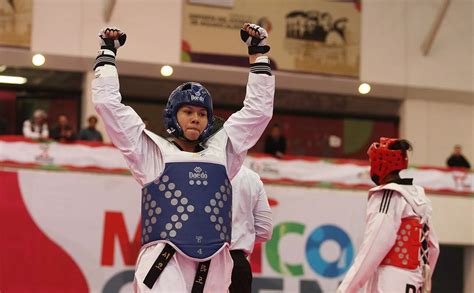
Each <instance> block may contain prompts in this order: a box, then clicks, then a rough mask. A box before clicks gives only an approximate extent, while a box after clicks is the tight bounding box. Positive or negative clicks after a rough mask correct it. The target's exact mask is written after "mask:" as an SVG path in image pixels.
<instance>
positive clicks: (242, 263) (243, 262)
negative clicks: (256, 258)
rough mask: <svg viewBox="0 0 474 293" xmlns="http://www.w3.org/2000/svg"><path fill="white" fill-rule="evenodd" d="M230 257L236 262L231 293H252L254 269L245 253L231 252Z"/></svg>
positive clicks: (230, 288) (239, 251)
mask: <svg viewBox="0 0 474 293" xmlns="http://www.w3.org/2000/svg"><path fill="white" fill-rule="evenodd" d="M230 255H231V256H232V260H233V261H234V268H233V269H232V283H231V284H230V287H229V291H230V293H251V292H252V269H251V268H250V263H249V261H248V260H247V258H246V257H245V253H244V252H243V251H242V250H231V251H230Z"/></svg>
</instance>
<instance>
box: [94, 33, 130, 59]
mask: <svg viewBox="0 0 474 293" xmlns="http://www.w3.org/2000/svg"><path fill="white" fill-rule="evenodd" d="M99 39H100V48H101V49H108V50H111V51H112V52H114V53H115V54H117V49H118V48H120V47H122V46H123V45H124V44H125V41H126V40H127V35H126V34H125V32H123V31H121V30H120V29H119V28H116V27H106V28H103V29H102V30H101V31H100V32H99Z"/></svg>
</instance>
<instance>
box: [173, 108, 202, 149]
mask: <svg viewBox="0 0 474 293" xmlns="http://www.w3.org/2000/svg"><path fill="white" fill-rule="evenodd" d="M176 119H178V124H179V126H180V127H181V129H182V130H183V133H184V137H186V138H187V139H188V140H190V141H194V140H197V139H198V138H199V136H200V135H201V133H202V132H203V131H204V129H205V128H206V126H207V110H206V108H203V107H197V106H191V105H184V106H182V107H181V108H179V110H178V113H177V114H176Z"/></svg>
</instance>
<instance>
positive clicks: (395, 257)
mask: <svg viewBox="0 0 474 293" xmlns="http://www.w3.org/2000/svg"><path fill="white" fill-rule="evenodd" d="M422 234H423V229H422V225H421V224H420V220H419V219H418V218H416V217H412V218H404V219H402V224H401V225H400V229H399V230H398V232H397V241H396V242H395V245H394V246H393V247H392V249H391V250H390V251H389V253H388V254H387V255H386V256H385V258H384V259H383V261H382V263H381V265H390V266H396V267H400V268H403V269H409V270H414V269H416V268H417V267H418V266H419V265H420V249H421V236H422Z"/></svg>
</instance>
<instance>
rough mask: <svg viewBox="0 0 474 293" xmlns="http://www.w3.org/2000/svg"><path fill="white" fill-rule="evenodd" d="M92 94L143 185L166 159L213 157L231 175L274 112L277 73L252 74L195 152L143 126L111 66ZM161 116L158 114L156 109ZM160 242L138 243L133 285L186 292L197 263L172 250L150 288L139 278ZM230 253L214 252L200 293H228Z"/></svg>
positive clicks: (99, 77) (140, 288)
mask: <svg viewBox="0 0 474 293" xmlns="http://www.w3.org/2000/svg"><path fill="white" fill-rule="evenodd" d="M95 75H96V78H95V79H94V80H93V82H92V94H93V96H92V98H93V102H94V105H95V109H96V110H97V112H98V113H99V114H100V116H101V117H102V119H103V121H104V125H105V127H106V130H107V133H108V135H109V137H110V139H111V140H112V142H113V143H114V145H115V146H116V147H117V148H118V149H119V150H120V151H121V152H122V154H123V155H124V157H125V160H126V161H127V164H128V166H129V168H130V171H131V172H132V174H133V176H134V177H135V179H136V180H137V181H138V182H139V183H140V185H141V186H142V187H143V186H145V185H147V184H148V183H151V182H153V181H154V180H155V179H157V178H158V177H159V176H160V175H161V174H162V172H163V171H164V167H165V163H167V162H168V161H170V160H174V161H180V160H181V161H187V162H193V161H198V162H206V161H212V162H213V163H216V162H217V163H219V164H222V165H223V166H225V168H226V171H227V176H228V178H229V179H232V178H233V177H234V176H235V174H237V172H238V171H239V169H240V167H241V165H242V163H243V161H244V158H245V155H246V153H247V150H248V149H249V148H251V147H252V146H253V145H254V144H255V143H256V142H257V140H258V139H259V138H260V136H261V134H262V133H263V131H264V130H265V128H266V126H267V124H268V122H269V121H270V119H271V117H272V113H273V96H274V91H275V78H274V76H268V75H265V74H254V73H250V74H249V78H248V83H247V91H246V97H245V100H244V107H243V108H242V109H241V110H240V111H238V112H236V113H234V114H233V115H232V116H230V117H229V119H228V120H227V121H226V122H225V123H224V127H223V129H221V130H220V131H219V132H217V133H216V134H214V135H213V136H211V137H210V138H209V139H208V140H207V141H206V142H205V143H204V150H203V151H201V152H198V153H190V152H184V151H181V150H179V149H178V147H176V146H175V145H174V144H173V143H172V142H169V141H168V140H166V139H163V138H161V137H159V136H157V135H155V134H153V133H152V132H150V131H147V130H145V124H144V123H143V121H142V119H141V118H140V117H139V116H138V114H137V113H136V112H135V111H134V110H133V109H132V108H131V107H128V106H125V105H123V104H122V103H121V95H120V92H119V79H118V74H117V70H116V68H115V67H114V66H112V65H105V66H100V67H98V68H97V69H96V70H95ZM157 116H159V117H161V113H157ZM164 246H165V244H164V243H158V244H156V243H155V244H152V245H148V246H144V247H142V249H141V251H140V254H139V256H138V260H137V265H136V271H135V283H134V287H135V290H137V291H139V292H190V291H191V288H192V286H193V281H194V277H195V274H196V268H197V265H198V262H197V261H195V260H192V259H190V258H188V257H186V256H184V255H183V254H180V253H178V252H177V253H175V254H174V255H173V257H172V259H171V260H170V261H169V263H168V265H167V266H166V267H165V269H164V270H163V272H162V274H161V275H160V277H159V278H158V280H157V281H156V283H155V284H154V286H153V288H152V289H149V288H148V287H147V286H145V285H144V284H143V280H144V278H145V276H146V274H147V273H148V271H149V269H150V268H151V267H152V265H153V263H154V261H155V260H156V259H157V257H158V255H159V254H160V253H161V251H162V249H163V248H164ZM232 265H233V262H232V258H231V256H230V253H229V247H228V245H227V244H226V245H225V246H224V247H223V248H222V249H220V250H219V251H218V252H217V253H216V254H214V255H213V257H212V262H211V265H210V268H209V271H208V275H207V281H206V283H205V287H204V292H209V293H215V292H227V289H228V287H229V285H230V282H231V272H232Z"/></svg>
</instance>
